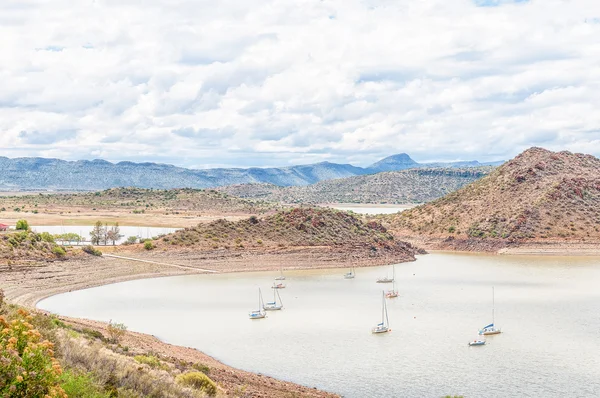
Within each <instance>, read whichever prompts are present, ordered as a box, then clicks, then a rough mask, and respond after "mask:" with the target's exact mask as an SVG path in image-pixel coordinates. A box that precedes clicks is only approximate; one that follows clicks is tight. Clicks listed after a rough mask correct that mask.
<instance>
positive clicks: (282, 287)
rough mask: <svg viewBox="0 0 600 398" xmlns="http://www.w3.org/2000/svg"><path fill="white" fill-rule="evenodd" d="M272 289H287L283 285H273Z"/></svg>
mask: <svg viewBox="0 0 600 398" xmlns="http://www.w3.org/2000/svg"><path fill="white" fill-rule="evenodd" d="M271 289H285V285H284V284H283V283H273V286H271Z"/></svg>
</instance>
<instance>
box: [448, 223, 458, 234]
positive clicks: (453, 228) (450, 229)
mask: <svg viewBox="0 0 600 398" xmlns="http://www.w3.org/2000/svg"><path fill="white" fill-rule="evenodd" d="M454 231H456V227H455V226H454V225H453V226H451V227H450V228H448V232H450V233H451V234H452V233H454Z"/></svg>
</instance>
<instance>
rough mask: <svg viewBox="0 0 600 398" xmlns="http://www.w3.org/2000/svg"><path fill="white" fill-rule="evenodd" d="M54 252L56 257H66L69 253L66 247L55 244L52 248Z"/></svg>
mask: <svg viewBox="0 0 600 398" xmlns="http://www.w3.org/2000/svg"><path fill="white" fill-rule="evenodd" d="M52 253H54V255H55V256H56V257H64V256H66V255H67V252H66V251H65V249H63V248H62V247H60V246H54V248H53V249H52Z"/></svg>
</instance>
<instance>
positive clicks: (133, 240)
mask: <svg viewBox="0 0 600 398" xmlns="http://www.w3.org/2000/svg"><path fill="white" fill-rule="evenodd" d="M137 240H138V238H137V236H130V237H129V238H127V240H126V241H125V244H126V245H134V244H136V243H137Z"/></svg>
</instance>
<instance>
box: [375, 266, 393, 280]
mask: <svg viewBox="0 0 600 398" xmlns="http://www.w3.org/2000/svg"><path fill="white" fill-rule="evenodd" d="M395 278H396V266H394V265H392V277H391V278H388V276H387V275H386V276H385V278H379V279H377V283H392V282H393V281H394V279H395Z"/></svg>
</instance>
